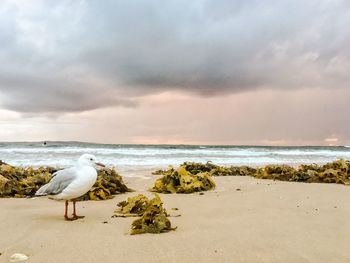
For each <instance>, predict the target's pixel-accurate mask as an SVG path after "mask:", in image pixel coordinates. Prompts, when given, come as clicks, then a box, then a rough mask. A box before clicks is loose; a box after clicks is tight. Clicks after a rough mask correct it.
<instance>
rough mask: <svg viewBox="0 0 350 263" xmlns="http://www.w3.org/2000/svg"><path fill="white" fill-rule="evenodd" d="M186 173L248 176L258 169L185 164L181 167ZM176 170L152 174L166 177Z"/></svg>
mask: <svg viewBox="0 0 350 263" xmlns="http://www.w3.org/2000/svg"><path fill="white" fill-rule="evenodd" d="M180 167H183V168H184V169H185V170H186V171H188V172H190V173H191V174H199V173H205V172H208V173H209V174H210V175H211V176H236V175H238V176H246V175H252V174H253V173H255V171H256V169H255V168H252V167H249V166H231V167H225V166H219V165H215V164H213V163H212V162H210V161H208V162H206V163H196V162H184V163H183V164H181V165H180ZM173 170H174V168H173V167H172V166H170V167H169V169H168V170H156V171H154V172H153V173H152V174H154V175H165V174H168V173H169V172H170V171H173Z"/></svg>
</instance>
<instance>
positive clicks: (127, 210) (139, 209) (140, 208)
mask: <svg viewBox="0 0 350 263" xmlns="http://www.w3.org/2000/svg"><path fill="white" fill-rule="evenodd" d="M149 202H150V200H149V199H148V198H147V197H146V196H144V195H143V194H139V195H137V196H133V197H129V198H128V200H126V201H122V202H120V203H118V207H119V208H118V209H117V210H115V212H114V215H113V217H133V216H141V215H142V214H143V213H144V212H145V210H146V208H147V207H148V205H149Z"/></svg>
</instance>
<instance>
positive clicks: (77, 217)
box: [73, 215, 85, 220]
mask: <svg viewBox="0 0 350 263" xmlns="http://www.w3.org/2000/svg"><path fill="white" fill-rule="evenodd" d="M84 217H85V216H78V215H73V218H74V219H75V220H77V219H81V218H84Z"/></svg>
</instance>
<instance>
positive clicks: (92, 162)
mask: <svg viewBox="0 0 350 263" xmlns="http://www.w3.org/2000/svg"><path fill="white" fill-rule="evenodd" d="M78 163H79V164H80V165H88V166H91V167H94V168H97V167H105V165H104V164H102V163H99V162H97V159H96V157H95V156H94V155H92V154H87V153H86V154H83V155H82V156H80V158H79V160H78Z"/></svg>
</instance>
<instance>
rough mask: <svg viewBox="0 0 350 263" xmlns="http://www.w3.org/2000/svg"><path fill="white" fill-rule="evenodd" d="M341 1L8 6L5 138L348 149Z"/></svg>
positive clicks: (0, 79)
mask: <svg viewBox="0 0 350 263" xmlns="http://www.w3.org/2000/svg"><path fill="white" fill-rule="evenodd" d="M349 25H350V2H349V1H347V0H344V1H341V0H317V1H316V0H315V1H314V0H308V1H304V0H290V1H287V0H286V1H277V0H276V1H272V0H270V1H269V0H267V1H258V0H193V1H187V0H176V1H175V0H173V1H159V0H130V1H126V0H104V1H95V0H85V1H84V0H62V1H57V0H52V1H50V0H41V1H40V0H26V1H23V0H2V1H1V2H0V140H1V141H28V140H29V141H33V140H34V141H36V140H39V141H41V140H79V141H91V142H103V143H188V144H249V145H252V144H254V145H310V144H312V145H329V144H344V145H350V87H349V85H350V30H349Z"/></svg>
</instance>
